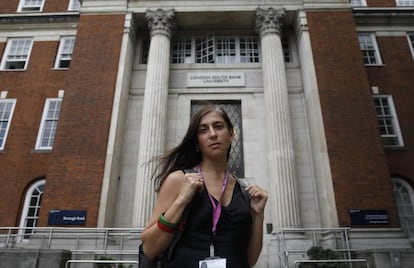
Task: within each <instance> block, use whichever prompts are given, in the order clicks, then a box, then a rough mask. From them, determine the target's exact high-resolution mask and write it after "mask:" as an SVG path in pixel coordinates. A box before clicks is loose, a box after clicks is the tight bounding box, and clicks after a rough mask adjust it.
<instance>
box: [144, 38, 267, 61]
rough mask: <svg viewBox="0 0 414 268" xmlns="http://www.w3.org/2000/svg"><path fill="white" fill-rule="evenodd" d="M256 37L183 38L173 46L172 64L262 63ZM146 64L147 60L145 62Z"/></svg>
mask: <svg viewBox="0 0 414 268" xmlns="http://www.w3.org/2000/svg"><path fill="white" fill-rule="evenodd" d="M259 51H260V50H259V41H258V38H257V37H255V36H241V37H237V36H214V35H212V34H211V35H206V36H197V37H181V38H178V39H175V40H174V41H173V44H172V52H171V62H172V63H222V64H226V63H254V62H260V52H259ZM144 62H145V60H144Z"/></svg>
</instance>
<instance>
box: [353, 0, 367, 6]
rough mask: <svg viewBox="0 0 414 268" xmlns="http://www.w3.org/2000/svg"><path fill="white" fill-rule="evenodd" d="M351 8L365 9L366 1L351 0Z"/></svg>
mask: <svg viewBox="0 0 414 268" xmlns="http://www.w3.org/2000/svg"><path fill="white" fill-rule="evenodd" d="M357 1H358V3H357ZM351 6H352V7H365V6H367V1H366V0H351Z"/></svg>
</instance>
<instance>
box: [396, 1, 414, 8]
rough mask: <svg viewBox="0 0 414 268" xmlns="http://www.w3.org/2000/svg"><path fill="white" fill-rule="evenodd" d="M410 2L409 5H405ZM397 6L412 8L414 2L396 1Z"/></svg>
mask: <svg viewBox="0 0 414 268" xmlns="http://www.w3.org/2000/svg"><path fill="white" fill-rule="evenodd" d="M405 2H408V3H405ZM395 4H396V5H397V6H398V7H410V6H414V0H396V1H395Z"/></svg>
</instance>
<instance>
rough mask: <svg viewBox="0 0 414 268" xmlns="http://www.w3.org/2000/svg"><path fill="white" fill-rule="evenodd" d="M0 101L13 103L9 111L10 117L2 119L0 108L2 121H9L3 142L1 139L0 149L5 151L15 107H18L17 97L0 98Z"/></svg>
mask: <svg viewBox="0 0 414 268" xmlns="http://www.w3.org/2000/svg"><path fill="white" fill-rule="evenodd" d="M0 103H6V104H7V103H11V104H12V107H11V110H10V112H9V118H8V119H2V118H1V117H2V111H1V110H0V123H1V122H4V121H7V126H6V130H5V132H4V136H3V137H2V140H3V141H2V142H1V140H0V151H3V150H4V147H5V146H6V141H7V136H8V134H9V130H10V126H11V121H12V118H13V113H14V109H15V107H16V99H0ZM0 131H1V124H0ZM0 135H1V134H0Z"/></svg>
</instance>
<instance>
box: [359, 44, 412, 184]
mask: <svg viewBox="0 0 414 268" xmlns="http://www.w3.org/2000/svg"><path fill="white" fill-rule="evenodd" d="M377 43H378V46H379V49H380V53H381V57H382V60H383V63H384V65H383V66H380V67H367V72H368V77H369V80H370V84H371V85H372V86H378V87H379V91H380V93H381V94H391V95H392V97H393V100H394V104H395V108H396V112H397V116H398V121H399V124H400V128H401V132H402V136H403V140H404V144H405V147H404V148H403V149H397V150H387V151H386V155H387V158H388V163H389V168H390V171H391V174H394V175H399V176H402V177H405V178H407V179H410V181H409V182H411V184H412V185H413V186H414V166H413V163H414V151H413V149H412V148H414V117H413V115H414V104H413V100H414V75H413V70H414V60H413V55H412V54H411V51H410V47H409V44H408V41H407V37H406V36H396V37H377Z"/></svg>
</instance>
